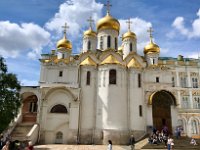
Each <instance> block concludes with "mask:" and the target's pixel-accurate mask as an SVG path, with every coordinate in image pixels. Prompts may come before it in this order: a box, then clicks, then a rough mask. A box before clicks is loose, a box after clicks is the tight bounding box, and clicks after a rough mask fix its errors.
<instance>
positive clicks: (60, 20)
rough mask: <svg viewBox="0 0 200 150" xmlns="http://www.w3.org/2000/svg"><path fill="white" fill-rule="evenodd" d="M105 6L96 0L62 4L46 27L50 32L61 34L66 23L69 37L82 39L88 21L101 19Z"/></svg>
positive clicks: (76, 0)
mask: <svg viewBox="0 0 200 150" xmlns="http://www.w3.org/2000/svg"><path fill="white" fill-rule="evenodd" d="M102 8H103V4H100V3H96V2H95V0H84V1H83V0H71V1H66V2H65V3H63V4H61V5H60V7H59V11H58V12H57V13H56V14H55V15H54V17H53V18H51V19H50V20H49V21H48V22H47V23H46V25H45V27H46V28H47V29H48V30H50V31H56V32H57V33H61V31H62V28H61V26H63V25H64V23H65V22H66V23H67V24H68V26H69V30H68V31H67V35H69V36H70V38H71V39H72V40H75V39H77V37H79V38H80V37H81V35H82V31H83V29H84V28H85V27H88V22H87V19H88V18H89V17H90V16H91V17H92V18H93V19H94V20H95V21H97V20H98V19H99V18H100V17H101V15H102V14H101V11H102Z"/></svg>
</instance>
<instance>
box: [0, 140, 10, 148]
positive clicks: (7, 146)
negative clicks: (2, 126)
mask: <svg viewBox="0 0 200 150" xmlns="http://www.w3.org/2000/svg"><path fill="white" fill-rule="evenodd" d="M9 145H10V142H9V141H7V142H6V145H4V147H3V148H2V150H9Z"/></svg>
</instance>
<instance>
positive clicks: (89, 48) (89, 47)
mask: <svg viewBox="0 0 200 150" xmlns="http://www.w3.org/2000/svg"><path fill="white" fill-rule="evenodd" d="M87 47H88V50H91V42H90V41H88V45H87Z"/></svg>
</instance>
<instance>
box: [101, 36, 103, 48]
mask: <svg viewBox="0 0 200 150" xmlns="http://www.w3.org/2000/svg"><path fill="white" fill-rule="evenodd" d="M100 49H101V50H102V49H103V36H101V37H100Z"/></svg>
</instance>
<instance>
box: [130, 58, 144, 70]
mask: <svg viewBox="0 0 200 150" xmlns="http://www.w3.org/2000/svg"><path fill="white" fill-rule="evenodd" d="M127 67H128V68H131V67H133V68H140V67H141V65H140V64H139V63H138V62H137V61H136V60H135V59H134V58H132V59H131V60H130V61H129V63H128V64H127Z"/></svg>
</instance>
